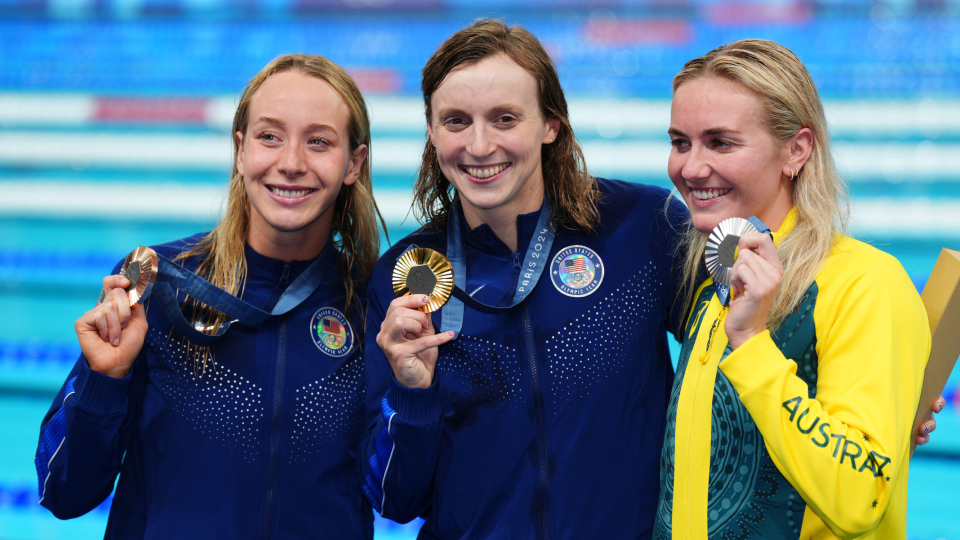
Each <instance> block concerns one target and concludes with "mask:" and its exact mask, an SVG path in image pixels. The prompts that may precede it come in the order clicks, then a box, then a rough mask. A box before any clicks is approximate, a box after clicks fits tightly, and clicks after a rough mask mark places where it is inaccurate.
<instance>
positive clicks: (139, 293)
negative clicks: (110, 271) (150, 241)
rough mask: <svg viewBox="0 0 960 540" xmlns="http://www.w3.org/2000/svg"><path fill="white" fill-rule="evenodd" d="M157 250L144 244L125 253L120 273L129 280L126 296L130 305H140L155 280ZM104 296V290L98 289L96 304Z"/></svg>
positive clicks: (151, 288)
mask: <svg viewBox="0 0 960 540" xmlns="http://www.w3.org/2000/svg"><path fill="white" fill-rule="evenodd" d="M157 268H158V265H157V252H156V251H154V250H153V249H151V248H148V247H146V246H140V247H138V248H137V249H135V250H133V251H131V252H130V254H129V255H127V258H126V260H124V261H123V266H122V267H121V268H120V275H121V276H123V277H125V278H127V279H129V280H130V286H129V287H127V296H128V297H129V298H130V307H134V306H139V305H142V304H143V303H144V302H146V301H147V297H148V296H150V292H151V291H153V284H154V283H156V281H157ZM104 298H106V291H100V300H99V301H98V302H97V303H98V304H99V303H101V302H103V300H104Z"/></svg>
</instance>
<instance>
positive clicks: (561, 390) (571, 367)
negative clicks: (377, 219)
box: [361, 179, 686, 539]
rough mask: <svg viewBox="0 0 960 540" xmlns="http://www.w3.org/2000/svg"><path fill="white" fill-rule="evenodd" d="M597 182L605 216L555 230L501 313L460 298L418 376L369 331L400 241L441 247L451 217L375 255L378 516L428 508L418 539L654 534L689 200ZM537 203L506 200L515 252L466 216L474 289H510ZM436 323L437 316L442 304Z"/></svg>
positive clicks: (485, 296) (373, 452) (374, 476)
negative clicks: (584, 228) (513, 207)
mask: <svg viewBox="0 0 960 540" xmlns="http://www.w3.org/2000/svg"><path fill="white" fill-rule="evenodd" d="M598 182H599V186H600V191H601V193H602V196H603V201H602V203H601V204H600V216H601V223H600V226H599V227H597V228H596V229H595V230H593V231H592V232H574V231H570V230H559V231H557V237H556V241H555V242H554V244H553V247H552V251H551V253H550V256H551V259H550V260H551V263H550V266H548V267H547V268H546V270H545V272H544V274H543V276H542V278H541V280H540V283H539V284H538V285H537V286H536V288H535V289H534V290H533V292H531V293H530V295H529V296H528V297H527V298H526V300H524V302H522V303H521V304H519V305H518V306H516V307H514V308H513V309H511V310H509V311H507V312H505V313H501V314H487V313H482V312H479V311H476V310H473V309H471V308H470V307H469V306H467V307H466V308H465V312H464V323H463V331H462V334H461V335H460V336H459V337H457V339H456V340H455V341H453V342H451V343H449V344H445V345H443V346H441V347H440V350H439V359H438V361H437V368H436V373H435V376H434V382H433V385H432V386H431V387H430V388H428V389H409V388H406V387H403V386H401V385H400V384H399V383H397V382H396V379H394V378H393V376H392V371H391V369H390V366H389V363H388V361H387V359H386V358H385V357H384V355H383V353H382V351H380V349H379V348H378V347H377V345H376V334H377V331H378V330H379V328H380V325H381V323H382V321H383V316H384V313H385V312H386V310H387V307H388V306H389V303H390V301H391V300H392V299H393V298H394V294H393V291H392V288H391V277H390V276H391V273H392V269H393V266H394V263H395V261H396V259H397V257H398V256H399V255H400V254H401V253H402V252H403V250H404V249H406V248H407V246H409V245H410V244H416V245H417V246H419V247H429V248H432V249H435V250H438V251H440V252H445V251H446V231H445V230H437V229H435V228H434V229H431V228H425V229H421V230H419V231H417V232H415V233H413V234H412V235H410V236H408V237H406V238H405V239H403V240H402V241H400V242H399V243H398V244H397V245H395V246H393V247H392V248H391V249H390V250H389V251H387V253H386V254H385V255H384V256H383V257H382V258H381V259H380V262H379V263H378V265H377V267H376V269H375V270H374V273H373V278H372V279H371V287H370V290H369V294H370V306H369V310H368V315H367V328H368V329H369V333H368V334H367V338H366V341H367V345H366V371H367V409H368V410H367V415H368V416H367V420H368V428H367V431H366V433H365V435H364V441H363V445H362V447H361V468H362V471H361V476H362V481H363V484H364V485H363V490H364V494H365V495H367V497H368V499H369V500H370V501H371V503H372V504H373V505H374V507H375V508H376V509H377V510H378V511H380V512H381V514H382V515H383V516H384V517H387V518H390V519H393V520H396V521H400V522H407V521H409V520H411V519H413V518H414V517H416V516H418V515H419V516H423V517H424V518H425V520H426V523H425V525H424V527H423V529H422V530H421V532H420V538H444V539H450V538H484V539H485V538H531V539H532V538H538V539H558V538H570V539H584V538H645V537H649V536H650V533H651V529H652V526H653V518H654V512H655V510H656V507H657V498H658V494H659V486H660V484H659V478H660V476H659V473H658V468H659V456H660V450H661V447H662V443H663V434H664V422H665V411H666V407H667V401H668V398H669V395H670V388H671V383H672V381H673V368H672V366H671V363H670V357H669V351H668V346H667V333H668V330H672V329H673V328H675V327H676V324H675V318H673V317H671V316H670V315H669V314H670V313H671V310H672V307H673V304H674V298H675V295H676V288H677V287H676V283H675V278H674V272H673V270H674V266H675V265H676V262H675V259H676V255H675V252H676V238H677V234H678V232H679V231H680V230H681V228H682V226H683V222H684V220H685V218H686V210H685V209H684V208H683V206H682V205H681V204H679V203H678V202H677V201H676V200H672V202H671V203H670V204H669V207H668V206H667V200H668V197H669V193H668V192H667V191H666V190H663V189H660V188H656V187H649V186H642V185H639V184H630V183H625V182H620V181H612V180H603V179H599V180H598ZM665 208H669V210H666V211H665ZM538 217H539V211H538V212H536V213H534V214H529V215H522V216H519V217H518V222H517V224H518V240H519V241H518V246H520V249H519V252H517V253H511V251H510V249H509V248H507V247H506V246H505V245H504V244H503V243H502V242H500V240H499V239H497V237H496V236H495V235H494V234H493V231H492V230H491V229H490V228H489V227H488V226H486V225H482V226H480V227H478V228H477V229H475V230H472V231H470V229H469V227H467V226H466V224H465V223H464V226H463V227H462V228H463V230H464V231H465V234H466V241H465V244H466V248H467V270H468V272H467V282H466V285H467V286H466V288H465V290H466V291H467V292H468V293H473V296H474V298H477V299H479V300H481V301H483V302H484V303H486V304H488V305H501V306H503V305H508V304H509V301H510V299H511V298H512V296H513V294H514V291H515V286H516V283H517V279H518V276H519V275H520V266H521V258H522V254H523V253H525V252H526V247H527V245H528V243H529V242H530V241H531V238H532V237H534V236H535V231H534V228H535V226H536V223H537V218H538ZM461 219H462V218H461ZM536 240H538V241H539V237H538V238H536ZM558 254H559V255H560V256H559V257H558ZM578 256H582V257H583V259H582V260H581V259H579V258H578ZM598 265H599V266H601V267H603V269H604V270H603V275H602V281H600V282H599V285H598V286H595V284H596V282H597V280H598V279H599V276H598V273H597V272H596V267H597V266H598ZM584 269H585V270H586V271H584ZM591 269H592V274H593V275H592V276H591V275H589V274H588V273H587V272H590V271H591ZM568 270H569V272H567V271H568ZM578 270H580V271H581V272H580V273H581V276H580V277H581V278H582V282H581V285H582V284H584V283H586V285H584V286H580V287H578V288H571V287H564V286H563V281H562V279H560V278H561V274H566V275H572V274H571V272H574V271H578ZM578 279H579V278H578ZM555 282H556V283H557V284H555ZM587 291H590V292H589V294H584V293H585V292H587ZM673 311H681V310H673ZM677 314H678V315H679V313H677ZM433 322H434V325H435V326H436V327H437V328H439V327H440V322H441V320H440V313H439V312H437V313H434V314H433Z"/></svg>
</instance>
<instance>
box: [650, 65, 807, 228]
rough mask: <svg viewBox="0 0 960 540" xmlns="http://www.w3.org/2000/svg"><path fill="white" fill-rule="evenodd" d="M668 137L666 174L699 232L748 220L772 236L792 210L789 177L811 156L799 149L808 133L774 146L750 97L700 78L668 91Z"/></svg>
mask: <svg viewBox="0 0 960 540" xmlns="http://www.w3.org/2000/svg"><path fill="white" fill-rule="evenodd" d="M669 134H670V140H671V144H672V145H673V148H672V150H671V152H670V160H669V163H668V166H667V172H668V174H669V175H670V179H671V180H672V181H673V184H674V186H676V188H677V191H679V192H680V194H681V195H682V196H683V199H684V201H686V203H687V206H688V207H689V209H690V214H691V216H692V218H693V224H694V226H695V227H696V228H697V230H699V231H701V232H710V231H712V230H713V229H714V228H715V227H716V226H717V224H718V223H720V222H721V221H723V220H724V219H727V218H730V217H742V218H747V217H750V216H757V217H758V218H760V220H761V221H763V222H764V223H765V224H766V225H767V226H768V227H770V228H771V230H776V229H777V228H778V227H779V226H780V224H781V223H782V222H783V219H784V218H785V217H786V215H787V213H788V212H789V211H790V208H791V207H792V206H793V198H792V191H791V187H792V186H791V179H790V177H791V170H794V171H796V170H799V168H800V167H801V166H802V165H803V163H802V161H805V160H806V157H807V156H809V149H808V148H801V147H802V146H803V145H804V144H806V140H807V137H808V136H809V137H812V135H810V132H809V130H808V129H806V128H804V129H803V130H801V133H798V135H797V137H794V139H792V140H790V141H787V142H786V143H781V142H779V141H777V140H776V139H774V137H773V136H772V135H771V134H770V132H769V131H768V130H767V127H766V124H765V123H764V114H763V106H762V104H761V103H760V100H759V99H758V98H757V97H756V96H755V95H754V94H753V93H751V92H750V91H749V90H747V89H746V88H745V87H744V86H742V85H740V84H739V83H736V82H733V81H730V80H727V79H724V78H721V77H716V76H704V77H698V78H696V79H693V80H690V81H687V82H685V83H683V84H681V85H680V87H679V88H677V90H676V92H674V95H673V104H672V107H671V112H670V131H669ZM798 138H799V139H802V140H800V142H799V144H798V142H797V141H798ZM798 160H801V161H800V162H798ZM791 167H792V169H791Z"/></svg>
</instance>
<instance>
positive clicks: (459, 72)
mask: <svg viewBox="0 0 960 540" xmlns="http://www.w3.org/2000/svg"><path fill="white" fill-rule="evenodd" d="M538 95H539V91H538V85H537V80H536V79H535V78H534V76H533V75H531V74H530V73H529V72H527V71H526V70H525V69H523V68H522V67H520V66H519V65H517V63H516V62H514V61H513V60H511V59H510V58H509V57H507V56H505V55H496V56H490V57H487V58H484V59H483V60H480V61H479V62H477V63H474V64H467V65H463V66H460V67H458V68H456V69H454V70H453V71H451V72H450V73H449V74H448V75H447V77H446V79H444V81H443V83H442V84H441V85H440V86H439V87H438V88H437V89H436V91H434V93H433V95H432V96H431V98H430V109H431V116H430V121H429V126H428V131H429V134H430V140H431V141H432V142H433V144H435V145H436V147H437V160H438V161H439V164H440V170H441V171H443V174H444V176H445V177H446V178H447V180H449V181H450V183H451V184H453V186H454V187H455V188H456V189H457V193H458V194H459V195H460V201H461V203H462V205H463V211H464V217H466V219H467V222H468V223H469V224H470V226H471V227H476V226H477V225H479V224H480V223H487V224H489V225H491V226H492V227H494V230H495V231H496V230H497V228H498V227H497V224H498V223H500V222H508V223H509V224H511V225H513V224H515V219H516V216H517V215H519V214H525V213H530V212H534V211H536V210H537V209H538V208H540V204H541V202H542V201H543V169H542V165H541V146H542V145H544V144H549V143H550V142H552V141H553V139H554V138H555V137H556V135H557V129H558V127H559V122H558V121H557V120H554V119H550V120H548V119H545V118H544V117H543V114H542V113H541V112H540V103H539V99H538ZM498 236H499V233H498Z"/></svg>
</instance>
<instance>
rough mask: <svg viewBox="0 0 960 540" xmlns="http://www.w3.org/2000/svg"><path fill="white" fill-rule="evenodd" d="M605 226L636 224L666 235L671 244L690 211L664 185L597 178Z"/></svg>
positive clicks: (640, 229)
mask: <svg viewBox="0 0 960 540" xmlns="http://www.w3.org/2000/svg"><path fill="white" fill-rule="evenodd" d="M597 185H598V187H599V189H600V194H601V201H600V205H599V209H600V221H601V226H603V227H604V228H608V227H611V226H612V227H615V228H619V227H621V226H627V227H633V228H635V229H636V231H637V232H638V233H640V234H642V235H643V237H646V236H648V235H652V236H654V237H657V238H659V237H664V238H666V241H667V242H668V243H670V244H673V243H674V242H675V237H676V236H677V234H678V233H679V232H680V231H682V230H684V229H685V226H686V223H687V220H688V218H689V213H688V212H687V208H686V206H684V204H683V203H682V202H681V201H680V200H679V199H678V198H676V197H674V196H673V195H672V194H671V192H670V190H668V189H665V188H662V187H660V186H651V185H647V184H638V183H635V182H624V181H622V180H609V179H606V178H597Z"/></svg>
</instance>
